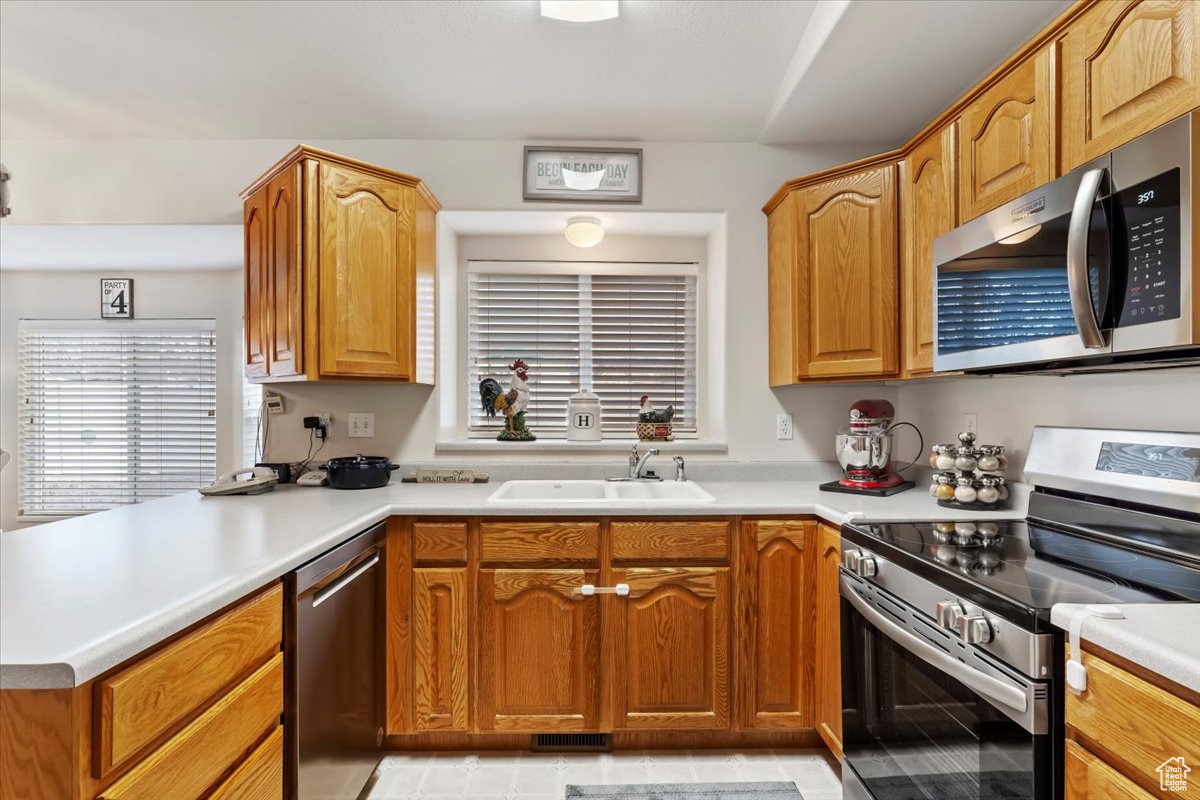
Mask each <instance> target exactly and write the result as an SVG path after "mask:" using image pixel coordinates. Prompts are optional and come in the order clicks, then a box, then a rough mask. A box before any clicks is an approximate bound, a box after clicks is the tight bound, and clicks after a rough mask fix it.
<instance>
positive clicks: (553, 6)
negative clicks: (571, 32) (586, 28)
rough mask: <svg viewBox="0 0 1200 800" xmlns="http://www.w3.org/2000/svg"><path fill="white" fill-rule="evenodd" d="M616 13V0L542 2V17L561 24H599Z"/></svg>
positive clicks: (546, 0) (549, 0)
mask: <svg viewBox="0 0 1200 800" xmlns="http://www.w3.org/2000/svg"><path fill="white" fill-rule="evenodd" d="M618 13H619V11H618V9H617V0H542V16H543V17H549V18H550V19H557V20H562V21H563V22H599V21H600V20H604V19H612V18H614V17H616V16H617V14H618Z"/></svg>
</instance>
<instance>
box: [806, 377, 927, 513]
mask: <svg viewBox="0 0 1200 800" xmlns="http://www.w3.org/2000/svg"><path fill="white" fill-rule="evenodd" d="M895 416H896V409H895V407H893V406H892V404H891V403H889V402H888V401H887V400H859V401H858V402H857V403H855V404H854V405H852V406H850V421H849V424H848V426H847V429H846V430H843V431H838V432H837V434H836V436H835V443H836V444H835V449H836V453H837V460H838V464H840V465H841V467H842V470H843V471H844V472H845V473H846V474H845V477H843V478H841V479H840V480H836V481H830V482H829V483H823V484H821V487H820V488H821V490H822V491H825V492H845V493H847V494H866V495H872V496H875V497H887V496H888V495H892V494H896V493H897V492H903V491H905V490H906V489H911V488H912V486H913V482H912V481H910V480H905V479H904V478H902V477H901V476H900V474H899V473H900V472H902V471H904V470H906V469H908V468H909V467H911V466H912V465H913V464H915V463H916V459H914V460H913V461H910V462H908V463H907V464H905V465H904V466H903V467H900V468H899V469H897V468H895V467H893V465H892V447H893V438H892V434H893V432H894V431H895V430H896V429H897V428H900V427H904V426H907V427H909V428H912V429H913V430H914V431H916V434H917V438H918V439H920V440H921V445H920V447H919V448H918V450H917V453H918V454H920V453H922V452H924V450H925V440H924V438H923V437H922V436H921V431H920V430H919V429H918V428H917V426H916V425H913V424H912V423H911V422H893V419H894V418H895ZM918 458H920V455H918Z"/></svg>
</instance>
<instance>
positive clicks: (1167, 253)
mask: <svg viewBox="0 0 1200 800" xmlns="http://www.w3.org/2000/svg"><path fill="white" fill-rule="evenodd" d="M1179 177H1180V171H1179V168H1178V167H1176V168H1175V169H1173V170H1170V171H1168V172H1164V173H1162V174H1161V175H1156V176H1155V177H1153V178H1151V179H1150V180H1147V181H1143V182H1142V183H1139V184H1137V185H1136V186H1131V187H1129V188H1128V189H1125V190H1123V191H1121V192H1119V193H1118V194H1117V195H1116V198H1117V202H1118V204H1119V207H1120V212H1121V215H1123V217H1124V234H1125V243H1126V245H1127V247H1128V251H1127V252H1128V258H1127V261H1126V275H1125V291H1124V293H1123V294H1124V297H1123V298H1122V297H1120V296H1119V297H1118V302H1119V303H1120V316H1119V317H1118V319H1117V327H1118V328H1128V327H1130V326H1131V325H1143V324H1145V323H1147V322H1158V321H1160V320H1164V319H1178V317H1179V314H1180V292H1181V287H1180V275H1179V272H1180V268H1179V256H1180V226H1179ZM1119 232H1120V231H1119V230H1118V233H1119Z"/></svg>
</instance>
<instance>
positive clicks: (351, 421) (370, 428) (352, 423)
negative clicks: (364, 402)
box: [346, 413, 375, 439]
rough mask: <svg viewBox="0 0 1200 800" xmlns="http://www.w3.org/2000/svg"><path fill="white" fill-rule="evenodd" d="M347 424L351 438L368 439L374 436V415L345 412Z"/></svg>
mask: <svg viewBox="0 0 1200 800" xmlns="http://www.w3.org/2000/svg"><path fill="white" fill-rule="evenodd" d="M346 418H347V420H348V423H347V425H348V426H349V428H350V438H351V439H370V438H372V437H374V436H375V415H374V414H364V413H355V414H347V415H346Z"/></svg>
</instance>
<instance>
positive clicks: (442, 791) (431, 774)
mask: <svg viewBox="0 0 1200 800" xmlns="http://www.w3.org/2000/svg"><path fill="white" fill-rule="evenodd" d="M470 777H471V770H470V768H469V767H467V766H462V765H458V766H452V767H443V766H438V765H437V764H436V763H435V764H434V765H432V766H430V767H429V769H428V771H426V773H425V780H424V781H422V782H421V794H427V795H459V796H461V795H463V794H465V792H466V788H467V781H468V780H469V779H470Z"/></svg>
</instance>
